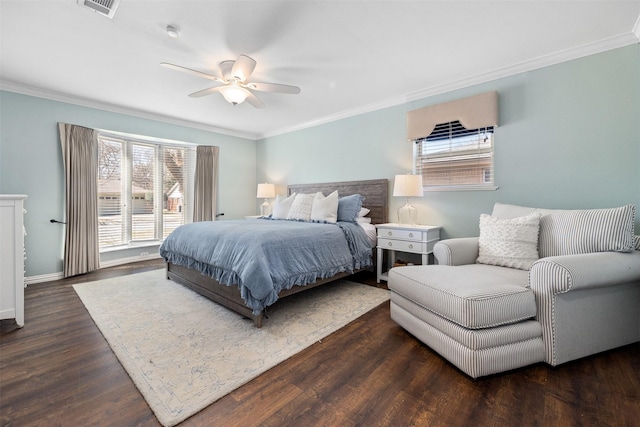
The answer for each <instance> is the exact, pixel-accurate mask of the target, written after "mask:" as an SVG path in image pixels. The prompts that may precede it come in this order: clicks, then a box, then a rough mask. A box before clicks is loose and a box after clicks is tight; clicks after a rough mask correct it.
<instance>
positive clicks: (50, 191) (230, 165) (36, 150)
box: [0, 91, 256, 277]
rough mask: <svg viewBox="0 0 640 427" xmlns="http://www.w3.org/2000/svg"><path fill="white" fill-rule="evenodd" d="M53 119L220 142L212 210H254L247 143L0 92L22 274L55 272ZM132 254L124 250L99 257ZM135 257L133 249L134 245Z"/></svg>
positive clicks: (57, 193)
mask: <svg viewBox="0 0 640 427" xmlns="http://www.w3.org/2000/svg"><path fill="white" fill-rule="evenodd" d="M58 122H65V123H71V124H76V125H81V126H86V127H91V128H98V129H107V130H112V131H119V132H126V133H131V134H137V135H146V136H153V137H158V138H166V139H171V140H176V141H185V142H191V143H196V144H202V145H217V146H219V147H220V169H219V178H220V188H219V211H220V212H224V213H225V216H224V218H225V219H237V218H242V217H243V216H244V215H252V214H254V213H255V209H256V207H255V200H256V198H255V191H256V184H255V183H256V152H255V147H256V142H255V141H252V140H248V139H243V138H238V137H232V136H226V135H222V134H218V133H213V132H207V131H204V130H198V129H193V128H188V127H184V126H177V125H172V124H167V123H162V122H158V121H153V120H147V119H141V118H137V117H132V116H128V115H124V114H117V113H111V112H106V111H102V110H97V109H93V108H86V107H81V106H77V105H72V104H68V103H63V102H57V101H51V100H47V99H42V98H37V97H32V96H26V95H20V94H16V93H12V92H6V91H0V193H20V194H26V195H28V196H29V198H28V199H27V200H26V202H25V208H26V209H27V211H28V213H27V215H26V216H25V227H26V229H27V237H26V239H25V246H26V248H27V261H26V270H27V276H28V277H29V276H38V275H45V274H52V273H58V272H60V271H62V254H63V241H64V236H63V233H64V229H63V226H61V225H58V224H51V223H50V222H49V220H50V219H51V218H56V219H60V220H64V172H63V165H62V152H61V148H60V138H59V136H58V127H57V123H58ZM154 249H155V248H149V249H143V250H144V251H149V252H151V251H152V250H154ZM132 255H134V254H133V253H132V252H131V251H129V252H126V253H123V254H117V253H116V254H113V253H111V254H108V255H107V256H106V257H107V258H114V257H117V256H125V257H127V256H132ZM136 255H140V250H138V251H137V253H136ZM104 258H105V257H103V260H104Z"/></svg>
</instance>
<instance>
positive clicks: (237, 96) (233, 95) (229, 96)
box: [220, 84, 250, 105]
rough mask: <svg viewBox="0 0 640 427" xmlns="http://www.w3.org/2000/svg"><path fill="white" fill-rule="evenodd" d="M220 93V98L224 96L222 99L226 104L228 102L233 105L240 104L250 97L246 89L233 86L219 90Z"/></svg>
mask: <svg viewBox="0 0 640 427" xmlns="http://www.w3.org/2000/svg"><path fill="white" fill-rule="evenodd" d="M220 93H222V96H224V99H226V100H227V102H230V103H231V104H233V105H238V104H242V103H243V102H244V100H245V99H247V97H248V96H249V95H250V92H249V91H248V90H247V89H245V88H243V87H240V86H236V85H233V84H232V85H229V86H224V87H222V88H220Z"/></svg>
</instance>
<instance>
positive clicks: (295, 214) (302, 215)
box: [287, 194, 316, 221]
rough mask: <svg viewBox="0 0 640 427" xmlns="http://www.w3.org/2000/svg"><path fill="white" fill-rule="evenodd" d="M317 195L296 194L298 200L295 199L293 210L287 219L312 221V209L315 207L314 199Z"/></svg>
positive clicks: (290, 210)
mask: <svg viewBox="0 0 640 427" xmlns="http://www.w3.org/2000/svg"><path fill="white" fill-rule="evenodd" d="M315 197H316V195H315V194H296V198H295V199H293V203H292V204H291V209H289V214H288V215H287V219H301V220H303V221H309V220H310V219H311V207H312V206H313V199H314V198H315Z"/></svg>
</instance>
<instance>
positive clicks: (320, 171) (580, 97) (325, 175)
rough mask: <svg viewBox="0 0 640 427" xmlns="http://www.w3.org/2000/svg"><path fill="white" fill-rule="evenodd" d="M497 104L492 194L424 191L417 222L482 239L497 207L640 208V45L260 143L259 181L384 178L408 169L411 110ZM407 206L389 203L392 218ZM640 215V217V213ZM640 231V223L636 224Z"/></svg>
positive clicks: (453, 234) (447, 234) (280, 185)
mask: <svg viewBox="0 0 640 427" xmlns="http://www.w3.org/2000/svg"><path fill="white" fill-rule="evenodd" d="M492 90H496V91H498V93H499V100H500V126H499V127H498V128H497V129H496V132H495V141H496V142H495V170H496V175H495V176H496V183H497V185H498V186H499V189H498V190H496V191H459V192H426V193H425V196H424V197H423V198H422V199H415V198H414V199H412V203H413V204H414V205H416V206H417V207H418V209H419V218H418V222H419V223H422V224H434V225H435V224H437V225H442V226H443V227H444V232H443V236H444V237H460V236H477V235H478V233H479V231H478V218H479V216H480V214H481V213H490V212H491V209H492V207H493V204H494V203H495V202H503V203H513V204H522V205H529V206H539V207H545V208H566V209H579V208H599V207H613V206H621V205H624V204H628V203H632V204H634V205H636V206H637V207H638V208H640V45H637V44H636V45H632V46H627V47H624V48H620V49H616V50H612V51H609V52H605V53H601V54H597V55H592V56H589V57H585V58H581V59H577V60H573V61H569V62H565V63H562V64H558V65H554V66H550V67H546V68H542V69H538V70H535V71H531V72H526V73H522V74H519V75H515V76H511V77H507V78H502V79H499V80H495V81H492V82H488V83H484V84H480V85H477V86H473V87H469V88H465V89H461V90H456V91H453V92H449V93H446V94H441V95H437V96H433V97H429V98H426V99H422V100H419V101H413V102H409V103H407V104H404V105H401V106H396V107H392V108H387V109H384V110H380V111H376V112H372V113H367V114H363V115H360V116H357V117H352V118H348V119H344V120H340V121H336V122H332V123H328V124H324V125H319V126H316V127H313V128H309V129H304V130H300V131H296V132H291V133H288V134H285V135H280V136H275V137H270V138H266V139H264V140H262V141H259V143H258V145H257V159H258V170H257V178H258V180H259V181H262V180H265V181H269V182H276V183H278V189H279V191H280V193H281V194H284V188H285V186H286V184H290V183H296V184H297V183H309V182H323V181H342V180H358V179H375V178H387V179H389V182H390V188H389V189H390V194H391V189H392V185H393V177H394V176H395V175H396V174H400V173H406V172H408V171H410V170H411V162H412V147H411V144H410V143H409V142H407V141H406V140H405V134H406V133H405V129H406V128H405V120H406V112H407V111H410V110H414V109H416V108H420V107H423V106H428V105H434V104H438V103H442V102H446V101H450V100H454V99H459V98H463V97H466V96H471V95H475V94H479V93H483V92H487V91H492ZM402 202H403V200H399V198H394V197H390V204H391V209H390V220H391V221H393V220H395V218H396V216H395V211H396V209H397V207H398V206H399V205H400V204H401V203H402ZM636 217H637V218H640V215H637V216H636ZM636 230H640V223H638V222H636Z"/></svg>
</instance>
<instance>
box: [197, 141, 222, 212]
mask: <svg viewBox="0 0 640 427" xmlns="http://www.w3.org/2000/svg"><path fill="white" fill-rule="evenodd" d="M219 152H220V148H219V147H214V146H209V145H199V146H198V147H197V148H196V173H195V183H194V195H193V222H199V221H215V219H216V205H217V198H218V154H219Z"/></svg>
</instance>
